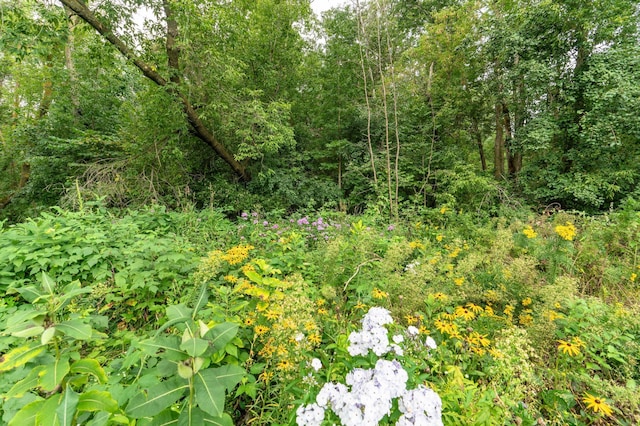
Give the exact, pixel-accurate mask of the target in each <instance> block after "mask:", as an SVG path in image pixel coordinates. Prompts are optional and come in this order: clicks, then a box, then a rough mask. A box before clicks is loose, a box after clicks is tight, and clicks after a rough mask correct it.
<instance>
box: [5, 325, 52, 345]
mask: <svg viewBox="0 0 640 426" xmlns="http://www.w3.org/2000/svg"><path fill="white" fill-rule="evenodd" d="M43 331H44V327H42V326H41V325H35V324H33V323H31V324H25V327H24V328H23V329H22V330H19V331H14V332H13V333H11V335H12V336H15V337H21V338H23V339H26V338H29V337H33V336H38V335H40V334H42V332H43ZM43 344H44V343H43Z"/></svg>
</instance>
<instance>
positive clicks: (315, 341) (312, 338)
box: [307, 333, 322, 345]
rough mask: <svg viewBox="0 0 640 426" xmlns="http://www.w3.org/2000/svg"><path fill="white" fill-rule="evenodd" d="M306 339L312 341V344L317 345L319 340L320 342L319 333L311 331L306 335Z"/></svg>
mask: <svg viewBox="0 0 640 426" xmlns="http://www.w3.org/2000/svg"><path fill="white" fill-rule="evenodd" d="M307 340H308V341H309V343H312V344H314V345H319V344H320V342H322V337H320V334H318V333H313V334H310V335H309V337H307Z"/></svg>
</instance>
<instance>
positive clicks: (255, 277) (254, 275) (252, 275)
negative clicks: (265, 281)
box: [242, 270, 262, 284]
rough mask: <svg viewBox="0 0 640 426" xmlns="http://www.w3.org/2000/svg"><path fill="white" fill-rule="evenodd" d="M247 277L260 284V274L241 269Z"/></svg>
mask: <svg viewBox="0 0 640 426" xmlns="http://www.w3.org/2000/svg"><path fill="white" fill-rule="evenodd" d="M242 272H243V273H244V274H245V275H246V276H247V278H249V279H250V280H251V281H253V282H254V283H256V284H262V275H260V274H258V273H257V272H256V271H249V270H247V271H242Z"/></svg>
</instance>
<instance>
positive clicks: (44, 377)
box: [40, 356, 69, 392]
mask: <svg viewBox="0 0 640 426" xmlns="http://www.w3.org/2000/svg"><path fill="white" fill-rule="evenodd" d="M68 372H69V357H68V356H67V357H63V358H60V359H56V360H54V362H53V364H49V365H45V367H44V371H43V372H41V373H40V387H41V388H42V390H44V391H47V392H50V391H52V390H54V389H55V388H56V386H58V385H59V384H60V383H62V379H64V377H65V376H66V375H67V373H68Z"/></svg>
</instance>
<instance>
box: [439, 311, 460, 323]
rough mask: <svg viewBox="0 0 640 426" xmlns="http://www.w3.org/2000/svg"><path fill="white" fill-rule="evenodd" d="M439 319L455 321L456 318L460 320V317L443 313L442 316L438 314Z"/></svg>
mask: <svg viewBox="0 0 640 426" xmlns="http://www.w3.org/2000/svg"><path fill="white" fill-rule="evenodd" d="M438 318H441V319H443V320H447V321H453V320H455V319H456V318H458V315H457V314H455V313H453V314H450V313H448V312H441V313H440V314H438Z"/></svg>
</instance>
